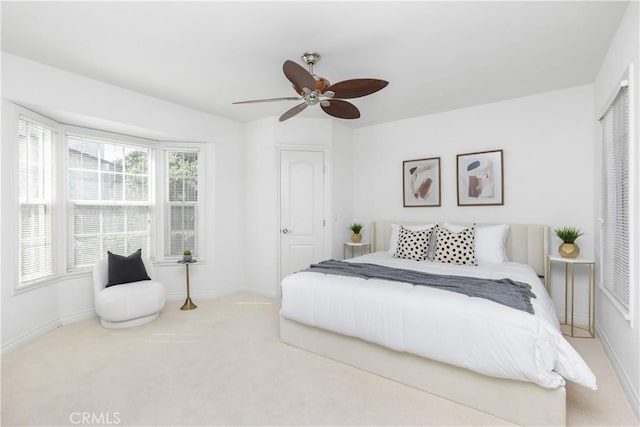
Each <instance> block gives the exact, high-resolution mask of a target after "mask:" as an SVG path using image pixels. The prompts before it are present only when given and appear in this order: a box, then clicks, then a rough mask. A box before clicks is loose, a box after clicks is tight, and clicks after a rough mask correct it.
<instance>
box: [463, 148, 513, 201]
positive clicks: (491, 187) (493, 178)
mask: <svg viewBox="0 0 640 427" xmlns="http://www.w3.org/2000/svg"><path fill="white" fill-rule="evenodd" d="M457 175H458V206H487V205H503V204H504V178H503V165H502V150H494V151H482V152H479V153H467V154H458V164H457Z"/></svg>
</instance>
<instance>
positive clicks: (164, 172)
mask: <svg viewBox="0 0 640 427" xmlns="http://www.w3.org/2000/svg"><path fill="white" fill-rule="evenodd" d="M160 148H161V149H160ZM171 152H184V153H188V152H196V153H198V202H197V206H198V209H197V216H196V224H195V228H196V248H195V249H196V251H197V252H195V253H194V254H193V256H194V257H196V258H197V259H198V262H203V261H205V259H206V248H205V245H203V241H204V233H205V228H206V225H205V224H206V223H205V220H204V219H205V218H206V215H205V209H206V208H205V207H206V190H205V188H206V186H205V182H206V171H205V161H204V159H205V156H206V147H205V144H203V143H196V142H166V143H162V144H161V147H159V149H158V150H157V156H158V157H157V161H156V163H157V166H158V167H157V170H158V182H159V183H162V185H159V188H158V190H159V191H157V195H158V200H161V201H162V202H161V203H162V204H163V206H162V208H158V214H159V216H161V217H162V221H158V223H159V224H162V225H163V230H162V232H161V236H162V239H158V246H157V252H156V254H157V255H158V260H159V261H160V260H162V261H163V262H166V263H175V262H176V261H178V260H180V259H181V258H182V257H181V256H170V255H167V253H168V252H169V251H168V248H167V245H169V237H170V236H169V228H170V224H169V219H170V215H169V210H170V209H171V203H169V168H168V165H169V161H168V160H169V153H171Z"/></svg>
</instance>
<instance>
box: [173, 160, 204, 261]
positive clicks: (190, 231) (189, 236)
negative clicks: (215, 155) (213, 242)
mask: <svg viewBox="0 0 640 427" xmlns="http://www.w3.org/2000/svg"><path fill="white" fill-rule="evenodd" d="M166 170H167V186H168V187H167V188H168V190H167V210H168V212H167V217H168V221H167V229H166V244H165V255H166V256H168V257H172V256H181V255H182V253H183V251H184V250H185V249H190V250H191V251H192V253H193V255H197V254H198V248H197V233H198V227H197V224H198V221H197V217H198V152H197V151H183V150H167V160H166Z"/></svg>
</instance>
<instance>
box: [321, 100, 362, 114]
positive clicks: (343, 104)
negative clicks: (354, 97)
mask: <svg viewBox="0 0 640 427" xmlns="http://www.w3.org/2000/svg"><path fill="white" fill-rule="evenodd" d="M327 101H328V102H329V106H327V107H325V106H323V105H321V107H322V109H323V110H324V112H325V113H327V114H329V115H330V116H333V117H337V118H339V119H357V118H360V111H358V109H357V108H356V106H355V105H353V104H352V103H350V102H347V101H340V100H339V99H329V100H327Z"/></svg>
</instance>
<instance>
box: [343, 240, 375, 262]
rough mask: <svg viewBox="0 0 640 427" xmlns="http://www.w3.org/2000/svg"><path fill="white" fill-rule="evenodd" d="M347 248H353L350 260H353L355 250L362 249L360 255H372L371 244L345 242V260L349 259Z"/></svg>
mask: <svg viewBox="0 0 640 427" xmlns="http://www.w3.org/2000/svg"><path fill="white" fill-rule="evenodd" d="M347 248H351V256H350V257H349V258H353V249H354V248H360V255H364V254H370V253H371V243H353V242H344V249H343V250H342V255H343V257H344V259H347Z"/></svg>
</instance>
